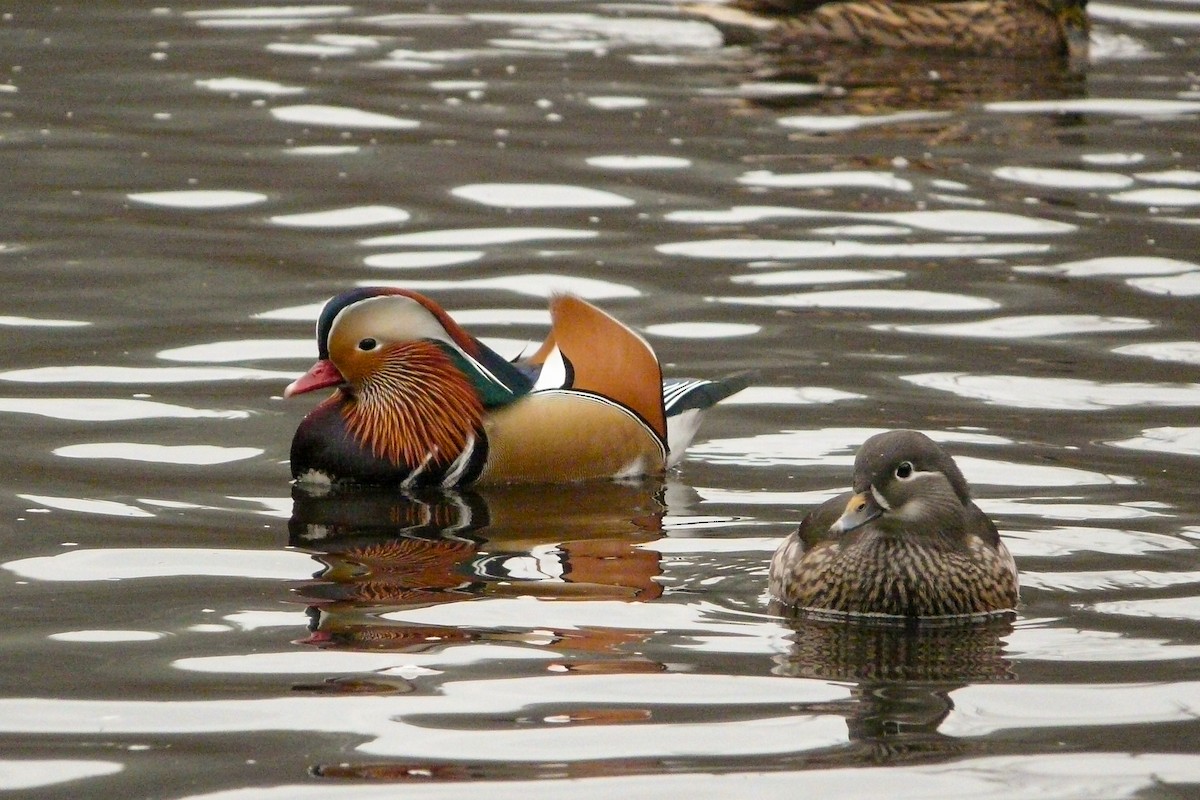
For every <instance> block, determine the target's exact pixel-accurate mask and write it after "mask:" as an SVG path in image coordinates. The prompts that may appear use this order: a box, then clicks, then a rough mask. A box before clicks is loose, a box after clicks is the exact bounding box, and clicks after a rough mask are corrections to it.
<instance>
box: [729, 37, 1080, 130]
mask: <svg viewBox="0 0 1200 800" xmlns="http://www.w3.org/2000/svg"><path fill="white" fill-rule="evenodd" d="M749 59H750V64H749V66H750V68H751V69H752V71H753V73H754V77H755V80H756V81H757V82H758V83H756V84H754V85H753V87H748V89H747V94H748V95H749V98H750V102H751V103H752V104H753V105H755V106H760V107H764V108H771V109H776V110H801V111H802V110H805V109H810V110H811V111H812V112H813V113H814V114H820V115H821V116H823V117H827V116H831V115H833V116H838V115H861V116H882V115H886V114H893V113H897V112H921V111H926V112H936V111H953V110H957V109H962V108H965V107H967V106H969V105H973V104H977V103H987V102H992V101H1000V100H1012V99H1014V98H1020V99H1022V100H1067V99H1072V98H1078V97H1082V96H1084V94H1085V93H1086V88H1087V82H1086V73H1085V72H1084V70H1083V65H1082V64H1081V63H1079V62H1075V61H1070V60H1066V59H1062V60H1052V61H1022V60H1020V59H999V58H963V57H955V56H947V55H944V54H937V53H920V54H914V53H898V52H887V51H881V52H878V53H863V52H858V53H855V55H854V57H852V58H831V57H827V56H824V55H822V54H820V53H794V52H776V53H771V52H768V53H755V54H753V55H751V56H749ZM746 66H747V65H746V64H745V63H744V62H743V64H742V65H741V69H740V70H739V72H740V74H742V75H744V74H745V67H746ZM788 87H799V88H800V89H803V90H802V91H801V90H798V89H794V90H793V91H788ZM1010 121H1011V120H1010ZM914 124H924V125H930V124H931V123H930V122H929V121H928V120H919V119H918V120H915V122H914Z"/></svg>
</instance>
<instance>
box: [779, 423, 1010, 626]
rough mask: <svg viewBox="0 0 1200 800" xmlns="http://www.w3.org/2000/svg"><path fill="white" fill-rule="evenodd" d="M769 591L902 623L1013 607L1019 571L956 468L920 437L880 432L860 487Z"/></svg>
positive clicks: (806, 531) (806, 528) (823, 519)
mask: <svg viewBox="0 0 1200 800" xmlns="http://www.w3.org/2000/svg"><path fill="white" fill-rule="evenodd" d="M769 574H770V577H769V584H770V592H771V594H772V596H774V597H775V598H776V600H778V601H779V602H781V603H783V604H785V605H787V606H792V607H794V608H797V609H804V610H817V611H833V612H842V613H852V614H886V615H893V616H902V617H942V616H958V615H970V614H989V613H995V612H1002V611H1007V610H1011V609H1014V608H1015V607H1016V605H1017V599H1018V581H1017V567H1016V564H1015V563H1014V562H1013V558H1012V555H1011V554H1010V553H1009V552H1008V548H1007V547H1005V545H1004V542H1003V541H1001V539H1000V534H999V533H998V532H997V531H996V526H995V525H993V524H992V522H991V520H989V519H988V518H987V516H986V515H984V513H983V512H982V511H981V510H980V509H979V507H978V506H976V505H975V504H974V503H973V502H972V501H971V494H970V489H969V488H968V486H967V481H966V479H965V478H964V477H963V474H962V472H961V471H959V469H958V465H957V464H955V463H954V460H953V459H952V458H950V456H949V455H947V454H946V452H945V451H944V450H942V448H940V447H938V445H937V444H935V443H934V441H933V440H932V439H930V438H929V437H928V436H926V435H925V434H923V433H919V432H918V431H909V430H898V431H889V432H887V433H880V434H877V435H875V436H872V437H871V438H870V439H867V441H866V442H864V443H863V445H862V447H861V448H860V449H859V451H858V455H857V456H856V457H855V459H854V486H853V491H852V492H846V493H844V494H841V495H839V496H837V497H834V498H831V499H829V500H827V501H825V502H824V503H822V504H821V505H820V506H818V507H817V508H816V509H814V510H813V511H811V512H810V513H809V514H808V515H807V516H806V517H805V518H804V520H803V521H802V522H801V523H800V528H799V530H797V531H795V532H794V533H792V534H791V535H790V536H788V537H787V538H786V539H784V541H783V543H782V544H781V545H780V546H779V549H778V550H776V551H775V555H774V556H773V557H772V559H771V568H770V573H769Z"/></svg>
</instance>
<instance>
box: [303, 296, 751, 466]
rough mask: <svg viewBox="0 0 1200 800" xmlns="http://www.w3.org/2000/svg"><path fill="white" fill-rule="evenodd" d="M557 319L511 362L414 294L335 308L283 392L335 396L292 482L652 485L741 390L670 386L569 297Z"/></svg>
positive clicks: (645, 353) (345, 302)
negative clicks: (702, 421)
mask: <svg viewBox="0 0 1200 800" xmlns="http://www.w3.org/2000/svg"><path fill="white" fill-rule="evenodd" d="M550 311H551V318H552V324H551V331H550V335H549V337H548V338H547V339H546V341H545V342H544V343H543V344H542V345H541V347H540V348H539V349H538V350H537V352H536V353H534V354H533V355H532V356H530V357H529V358H527V359H524V360H520V361H515V362H509V361H506V360H505V359H504V358H503V357H501V356H500V355H498V354H497V353H495V352H494V351H492V350H491V349H489V348H488V347H487V346H486V345H484V344H483V343H482V342H480V341H479V340H478V339H476V338H475V337H473V336H471V335H470V334H468V333H467V332H466V331H465V330H463V329H462V327H460V326H459V325H458V324H457V323H455V322H454V321H453V320H452V319H451V318H450V316H449V315H447V314H446V312H445V311H443V310H442V309H441V308H440V307H439V306H437V304H435V303H434V302H433V301H432V300H430V299H428V298H426V297H424V296H422V295H419V294H416V293H415V292H408V291H404V290H399V289H379V288H372V289H357V290H354V291H351V292H346V293H344V294H342V295H339V296H337V297H335V298H333V299H332V300H330V301H329V303H327V304H326V306H325V309H324V310H323V312H322V314H321V318H320V320H319V321H318V323H317V340H318V348H319V351H320V360H319V361H318V362H317V363H316V364H315V365H314V366H313V368H312V369H310V370H309V371H308V372H307V373H306V374H305V375H304V376H302V377H301V378H299V379H297V380H296V381H295V382H294V383H292V384H291V385H290V386H289V387H288V388H287V391H286V392H285V396H291V395H295V394H301V393H304V392H309V391H314V390H316V389H321V388H325V387H330V386H335V387H337V388H336V391H335V392H334V394H333V395H332V396H331V397H329V398H328V399H326V400H325V401H324V402H323V403H321V405H319V406H317V408H316V409H314V410H313V411H312V412H311V413H310V414H309V415H308V416H307V417H305V419H304V421H303V422H301V424H300V426H299V428H298V429H297V430H296V435H295V437H294V438H293V440H292V452H291V461H292V476H293V477H294V478H296V479H297V480H300V481H313V482H331V483H359V484H372V485H396V486H405V487H407V486H443V487H452V486H466V485H468V484H475V483H479V484H488V483H553V482H566V481H578V480H587V479H591V478H629V477H636V476H639V475H647V474H655V473H658V472H662V471H663V470H664V469H666V468H668V467H670V466H673V465H675V464H676V463H678V461H679V459H680V458H682V455H683V451H684V449H685V448H686V447H687V444H688V442H689V441H690V439H691V437H692V436H693V435H694V434H695V432H696V428H697V426H698V424H699V415H700V413H701V412H702V411H703V410H705V409H706V408H708V407H709V406H711V405H713V404H714V403H716V402H718V401H719V400H721V399H723V398H724V397H726V396H728V395H729V394H732V393H733V392H735V391H737V390H738V389H740V388H742V386H743V385H744V383H741V382H740V381H738V380H736V379H733V380H727V381H671V382H668V383H666V384H664V382H663V379H662V370H661V368H660V367H659V363H658V359H657V358H656V357H655V355H654V352H653V351H652V350H651V349H650V346H649V345H648V344H647V343H646V342H645V340H643V339H642V338H641V337H640V336H638V335H637V334H636V333H634V332H633V331H631V330H630V329H628V328H626V327H625V326H624V325H622V324H621V323H619V322H617V321H616V320H615V319H613V318H612V317H610V316H608V315H607V314H605V313H604V312H602V311H600V310H599V309H597V308H595V307H594V306H592V305H590V304H588V303H586V302H584V301H583V300H580V299H579V298H576V297H570V296H560V297H556V298H554V299H553V300H552V301H551V304H550Z"/></svg>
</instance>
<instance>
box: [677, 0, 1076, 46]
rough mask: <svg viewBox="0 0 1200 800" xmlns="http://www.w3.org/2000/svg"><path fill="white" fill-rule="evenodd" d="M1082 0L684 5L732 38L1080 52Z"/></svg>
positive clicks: (748, 0)
mask: <svg viewBox="0 0 1200 800" xmlns="http://www.w3.org/2000/svg"><path fill="white" fill-rule="evenodd" d="M1086 6H1087V0H733V2H731V3H730V4H728V5H716V4H707V3H704V4H698V5H687V6H684V11H685V12H686V13H688V14H689V15H692V16H697V17H699V18H702V19H704V20H706V21H708V22H710V23H712V24H713V25H715V26H716V27H717V28H718V29H719V30H720V31H721V33H722V34H723V35H724V36H725V39H726V41H727V42H729V43H731V44H747V43H751V42H762V43H766V44H774V45H777V46H784V47H801V48H815V47H821V46H824V45H851V46H860V47H879V48H887V49H897V50H940V51H945V52H955V53H963V54H972V55H1012V56H1049V55H1082V54H1083V53H1086V50H1087V34H1088V21H1087V11H1086Z"/></svg>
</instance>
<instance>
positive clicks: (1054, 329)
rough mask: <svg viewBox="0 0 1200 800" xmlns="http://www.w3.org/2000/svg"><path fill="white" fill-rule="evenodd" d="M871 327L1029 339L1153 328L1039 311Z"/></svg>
mask: <svg viewBox="0 0 1200 800" xmlns="http://www.w3.org/2000/svg"><path fill="white" fill-rule="evenodd" d="M870 327H871V330H876V331H895V332H898V333H920V334H927V335H933V336H961V337H965V338H979V339H1029V338H1034V337H1040V336H1063V335H1066V334H1076V333H1117V332H1120V331H1139V330H1145V329H1147V328H1153V327H1154V323H1153V322H1151V321H1150V320H1147V319H1135V318H1133V317H1101V316H1097V315H1095V314H1035V315H1030V316H1023V317H995V318H993V319H983V320H976V321H975V322H948V323H923V324H918V325H898V324H890V323H880V324H878V325H871V326H870Z"/></svg>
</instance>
